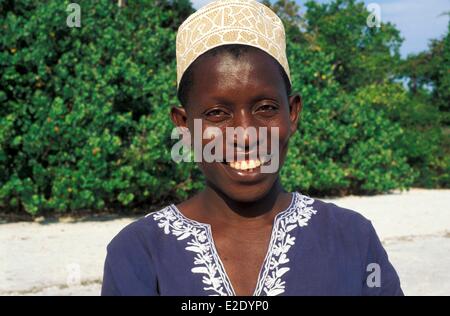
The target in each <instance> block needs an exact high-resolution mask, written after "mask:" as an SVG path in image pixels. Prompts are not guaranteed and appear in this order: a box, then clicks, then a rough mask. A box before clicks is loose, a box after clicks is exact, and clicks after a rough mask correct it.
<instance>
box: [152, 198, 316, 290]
mask: <svg viewBox="0 0 450 316" xmlns="http://www.w3.org/2000/svg"><path fill="white" fill-rule="evenodd" d="M313 203H314V199H312V198H310V197H307V196H304V195H301V194H299V193H295V194H294V197H293V201H292V203H291V205H290V206H289V208H287V209H286V210H285V211H283V212H281V213H279V214H278V215H277V216H276V218H275V220H274V227H273V229H272V236H271V240H270V244H269V249H268V252H267V255H266V258H265V259H264V262H263V266H262V269H261V272H260V275H259V276H258V282H257V285H256V289H255V292H254V295H261V294H262V292H263V293H264V294H265V295H268V296H275V295H279V294H283V293H284V292H285V290H286V281H283V278H282V277H283V276H284V275H285V274H286V273H287V272H288V271H289V270H290V268H289V267H288V266H286V264H287V263H288V262H289V258H288V252H289V250H290V249H291V247H292V246H294V245H295V237H294V236H292V235H291V232H292V231H293V230H294V229H295V228H298V227H303V226H307V225H308V221H309V219H310V218H311V216H312V215H313V214H316V213H317V211H316V210H315V209H313V207H312V204H313ZM149 215H152V216H153V219H154V220H155V221H156V222H157V223H158V226H159V227H160V228H161V229H163V230H164V233H165V234H167V235H168V234H172V235H174V236H176V237H177V240H185V239H187V238H189V237H191V239H190V240H189V241H187V246H186V248H185V249H186V250H188V251H191V252H194V253H195V258H194V265H195V266H194V267H193V268H192V269H191V271H192V273H199V274H203V277H202V282H203V284H205V287H204V288H203V289H204V290H205V291H213V294H211V295H234V294H235V293H234V290H233V287H232V285H231V282H230V280H229V278H228V276H227V274H226V271H225V268H224V266H223V264H222V262H221V261H220V257H219V255H218V253H217V250H216V249H215V246H214V241H213V238H212V234H211V226H210V225H208V224H203V223H199V222H196V221H193V220H190V219H188V218H186V217H184V216H183V215H182V214H181V213H180V212H179V211H178V210H177V209H176V208H175V206H168V207H166V208H164V209H162V210H160V211H158V212H155V213H152V214H149ZM149 215H147V216H149Z"/></svg>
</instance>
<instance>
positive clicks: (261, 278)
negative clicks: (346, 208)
mask: <svg viewBox="0 0 450 316" xmlns="http://www.w3.org/2000/svg"><path fill="white" fill-rule="evenodd" d="M298 195H299V193H297V192H293V193H291V202H290V203H289V206H288V207H287V208H285V209H284V210H282V211H280V212H278V214H277V215H275V217H274V219H273V224H272V232H271V235H270V241H269V245H268V246H267V250H266V255H265V256H264V260H263V262H262V264H261V266H260V268H259V273H258V278H257V280H256V286H255V289H254V291H253V294H252V296H259V295H260V294H261V291H262V289H263V285H264V283H265V279H266V277H267V274H268V272H269V271H268V266H269V265H270V261H271V257H272V254H273V247H274V243H275V240H276V239H277V237H278V226H279V220H280V218H281V217H282V216H283V215H285V214H286V215H287V214H288V213H289V210H292V209H293V205H294V202H295V201H296V200H297V199H296V198H297V197H298ZM170 207H171V208H172V210H174V212H175V214H176V215H177V216H178V217H179V218H181V219H182V220H183V221H186V222H188V223H189V224H191V225H193V226H201V227H204V228H205V229H206V233H207V234H206V236H207V239H208V242H209V244H210V246H211V250H212V255H213V258H214V260H216V262H217V265H218V268H219V274H220V275H221V276H222V278H223V281H224V285H225V287H226V289H227V291H228V294H230V295H232V296H236V291H235V290H234V287H233V284H232V282H231V278H230V277H229V276H228V274H227V271H226V269H225V265H224V264H223V262H222V259H221V258H220V255H219V252H218V251H217V248H216V243H215V241H214V238H213V235H212V228H211V225H210V224H208V223H202V222H199V221H197V220H194V219H191V218H189V217H187V216H185V215H184V214H183V213H182V212H181V211H180V210H179V209H178V207H176V206H175V204H171V205H170Z"/></svg>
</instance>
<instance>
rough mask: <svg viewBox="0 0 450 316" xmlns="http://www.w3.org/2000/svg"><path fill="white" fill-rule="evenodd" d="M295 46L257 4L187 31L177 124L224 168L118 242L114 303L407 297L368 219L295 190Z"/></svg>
mask: <svg viewBox="0 0 450 316" xmlns="http://www.w3.org/2000/svg"><path fill="white" fill-rule="evenodd" d="M285 47H286V44H285V34H284V28H283V25H282V22H281V21H280V19H279V18H278V17H277V16H276V15H275V14H274V13H273V12H272V11H271V10H270V9H269V8H267V7H265V6H264V5H262V4H260V3H258V2H256V1H253V0H233V1H215V2H213V3H211V4H209V5H207V6H205V7H203V8H202V9H201V10H199V11H197V12H196V13H194V14H193V15H192V16H190V17H189V18H188V19H187V20H186V21H185V22H184V23H183V24H182V25H181V26H180V28H179V31H178V35H177V74H178V96H179V99H180V102H181V104H182V107H174V108H173V109H172V120H173V122H174V123H175V124H176V125H177V126H178V127H180V128H184V129H185V130H188V131H190V132H194V131H195V129H196V126H195V124H196V122H197V123H198V122H200V123H201V127H200V131H201V133H200V136H199V135H195V133H193V134H194V136H193V138H195V137H200V138H201V139H200V147H201V148H200V153H204V151H203V150H202V149H205V147H206V146H207V145H208V144H210V143H211V142H212V139H213V140H216V145H220V146H216V147H215V150H213V151H214V155H216V154H221V155H219V156H222V157H223V159H222V160H220V159H219V160H216V161H212V162H211V160H207V159H206V160H205V159H200V162H199V166H200V169H201V170H202V172H203V174H204V176H205V179H206V186H205V189H204V190H203V191H201V192H200V193H198V194H197V195H195V196H194V197H192V198H190V199H189V200H187V201H184V202H183V203H181V204H179V205H169V206H167V207H165V208H164V209H162V210H160V211H158V212H155V213H151V214H149V215H147V216H146V217H145V218H142V219H140V220H138V221H136V222H135V223H133V224H131V225H129V226H127V227H126V228H125V229H124V230H122V231H121V232H120V233H119V234H118V235H117V236H116V237H115V238H114V239H113V240H112V241H111V243H110V244H109V246H108V255H107V258H106V262H105V272H104V280H103V288H102V294H103V295H183V296H186V295H401V294H402V290H401V288H400V282H399V279H398V276H397V274H396V272H395V270H394V268H393V267H392V265H391V264H390V263H389V261H388V258H387V255H386V252H385V251H384V249H383V247H382V245H381V243H380V241H379V239H378V237H377V235H376V233H375V231H374V229H373V227H372V225H371V223H370V222H369V221H368V220H366V219H365V218H363V217H362V216H361V215H359V214H358V213H356V212H353V211H350V210H346V209H342V208H340V207H338V206H336V205H334V204H330V203H325V202H322V201H319V200H315V199H312V198H310V197H307V196H305V195H302V194H300V193H297V192H294V193H289V192H286V191H285V190H284V189H283V186H282V184H281V181H280V177H279V170H280V168H281V166H282V165H283V162H284V159H285V156H286V153H287V149H288V143H289V138H290V137H291V136H292V135H293V134H294V132H295V131H296V128H297V123H298V119H299V115H300V112H301V110H302V102H301V98H300V96H299V95H298V94H295V93H291V91H290V89H291V82H290V74H289V66H288V62H287V58H286V52H285ZM239 128H240V130H239ZM251 129H253V130H255V131H256V132H255V133H253V134H252V133H250V130H251ZM207 131H212V132H211V133H209V132H207ZM204 132H205V133H204ZM191 134H192V133H191ZM204 134H207V135H210V136H211V135H212V136H211V137H206V138H204V137H202V136H203V135H204ZM219 136H220V137H219ZM196 141H199V140H198V139H197V140H196V139H193V142H194V143H195V142H196ZM261 148H264V150H261ZM303 154H305V155H307V154H308V153H303ZM201 158H204V157H201ZM269 167H271V168H269Z"/></svg>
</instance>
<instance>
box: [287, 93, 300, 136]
mask: <svg viewBox="0 0 450 316" xmlns="http://www.w3.org/2000/svg"><path fill="white" fill-rule="evenodd" d="M302 109H303V103H302V98H301V97H300V95H299V94H298V93H294V94H292V95H291V96H289V119H290V121H291V135H293V134H294V133H295V131H296V130H297V125H298V120H299V118H300V113H301V112H302Z"/></svg>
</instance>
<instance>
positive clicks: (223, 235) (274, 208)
mask: <svg viewBox="0 0 450 316" xmlns="http://www.w3.org/2000/svg"><path fill="white" fill-rule="evenodd" d="M200 58H202V59H201V61H199V62H198V63H196V65H195V71H194V84H193V85H192V87H191V89H190V93H189V97H188V104H185V105H184V107H173V108H172V112H171V118H172V121H173V122H174V123H175V125H177V126H183V127H187V128H189V130H190V131H191V132H193V130H194V119H202V123H203V129H205V128H206V127H208V126H215V127H218V128H219V129H221V130H222V132H223V135H225V128H226V127H237V126H242V127H244V128H246V127H248V126H254V127H256V128H258V127H264V126H265V127H267V128H268V131H269V135H268V138H269V139H270V128H271V127H278V128H279V152H280V168H279V169H278V171H277V172H274V173H261V172H259V171H258V170H255V171H253V172H246V171H237V170H234V169H232V168H231V167H230V166H229V165H227V164H225V163H222V162H212V163H206V162H201V163H199V167H200V169H201V170H202V172H203V174H204V175H205V178H206V186H205V189H204V190H203V191H201V192H199V193H198V194H197V195H195V196H193V197H192V198H190V199H188V200H187V201H185V202H183V203H181V204H179V205H177V207H178V209H179V210H180V211H181V212H182V213H183V214H184V215H185V216H186V217H188V218H190V219H193V220H196V221H198V222H202V223H208V224H210V225H211V229H212V233H213V238H214V243H215V246H216V248H217V251H218V253H219V256H220V258H221V260H222V262H223V264H224V267H225V270H226V272H227V275H228V276H229V278H230V282H231V283H232V286H233V288H234V290H235V293H236V294H237V295H252V294H253V293H254V291H255V287H256V283H257V279H258V275H259V272H260V270H261V266H262V264H263V261H264V258H265V256H266V253H267V250H268V245H269V242H270V238H271V233H272V228H273V222H274V218H275V216H276V215H277V214H278V213H279V212H281V211H283V210H284V209H286V208H287V207H288V206H289V204H290V202H291V200H292V195H291V194H290V193H287V192H286V191H285V190H284V189H283V187H282V185H281V182H280V178H279V170H280V169H281V166H282V164H283V162H284V160H285V157H286V153H287V148H288V142H289V138H290V137H291V136H292V135H293V134H294V132H295V131H296V129H297V122H298V119H299V115H300V112H301V110H302V102H301V98H300V96H299V95H298V94H292V95H291V96H288V95H287V93H286V87H285V84H284V81H283V77H282V75H281V73H280V70H279V67H278V65H277V63H276V61H275V60H274V59H273V58H271V57H270V56H269V55H267V54H266V53H264V52H262V51H258V50H252V51H250V52H248V53H245V54H244V55H243V56H241V57H240V58H239V59H236V58H235V57H234V56H231V55H230V54H227V53H224V54H219V55H216V56H207V57H204V56H202V57H200ZM192 134H193V133H192ZM225 138H226V137H224V145H225V142H226V140H225ZM235 141H236V140H235ZM206 143H208V140H204V141H203V143H202V144H203V146H204V145H205V144H206ZM230 145H234V146H236V144H230ZM245 145H246V148H245V151H246V152H247V153H248V151H250V150H251V149H252V148H257V146H258V145H259V143H254V144H251V143H249V139H248V138H246V143H245ZM224 148H225V146H224ZM235 148H236V147H235ZM269 148H270V146H269ZM224 156H225V149H224ZM246 157H248V155H247V156H246Z"/></svg>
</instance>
